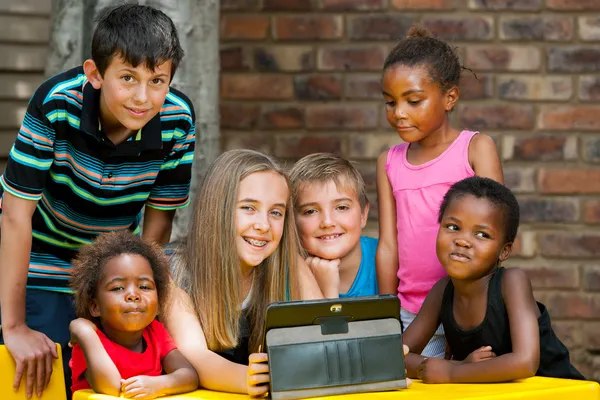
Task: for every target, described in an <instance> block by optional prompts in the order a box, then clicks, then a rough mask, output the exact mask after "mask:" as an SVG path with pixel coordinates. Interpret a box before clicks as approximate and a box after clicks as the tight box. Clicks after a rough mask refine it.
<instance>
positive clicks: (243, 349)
mask: <svg viewBox="0 0 600 400" xmlns="http://www.w3.org/2000/svg"><path fill="white" fill-rule="evenodd" d="M239 330H240V341H239V343H238V345H237V346H236V347H234V348H233V349H227V350H223V351H221V352H217V354H218V355H220V356H221V357H223V358H225V359H227V360H229V361H231V362H234V363H236V364H243V365H248V357H249V356H250V352H249V349H248V344H249V339H250V321H249V319H248V315H247V314H246V313H242V316H241V317H240V322H239Z"/></svg>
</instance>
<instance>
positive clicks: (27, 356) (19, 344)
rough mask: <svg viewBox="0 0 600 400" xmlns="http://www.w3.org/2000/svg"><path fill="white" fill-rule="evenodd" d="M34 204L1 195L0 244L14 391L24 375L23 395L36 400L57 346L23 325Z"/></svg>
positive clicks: (1, 304) (0, 304)
mask: <svg viewBox="0 0 600 400" xmlns="http://www.w3.org/2000/svg"><path fill="white" fill-rule="evenodd" d="M36 205H37V201H34V200H25V199H21V198H19V197H16V196H14V195H12V194H11V193H10V192H8V191H4V200H3V202H2V222H1V224H2V228H1V230H2V232H3V233H4V235H2V241H0V276H2V279H0V310H1V312H2V334H3V336H4V343H5V345H6V347H7V349H8V351H9V352H10V354H11V355H12V357H13V358H14V359H15V362H16V372H15V378H14V383H13V387H14V388H15V389H17V388H18V387H19V386H20V382H21V378H22V376H23V374H24V373H25V371H27V375H26V383H25V385H26V390H25V391H26V394H27V397H28V398H29V397H30V396H31V395H32V393H33V388H34V383H35V389H36V393H37V394H38V396H40V395H41V393H42V390H43V389H44V388H46V386H47V385H48V382H49V381H50V376H51V375H52V358H57V357H58V353H57V351H56V345H55V344H54V343H53V342H52V340H50V339H49V338H48V337H47V336H46V335H45V334H43V333H41V332H38V331H34V330H32V329H30V328H29V327H27V325H26V324H25V287H26V285H27V271H28V269H29V253H30V251H31V233H32V229H31V217H32V216H33V213H34V211H35V207H36Z"/></svg>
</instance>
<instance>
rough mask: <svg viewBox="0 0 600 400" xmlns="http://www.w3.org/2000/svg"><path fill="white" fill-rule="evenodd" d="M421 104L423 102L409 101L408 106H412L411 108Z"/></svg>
mask: <svg viewBox="0 0 600 400" xmlns="http://www.w3.org/2000/svg"><path fill="white" fill-rule="evenodd" d="M420 102H421V100H408V104H410V105H411V106H416V105H417V104H419V103H420Z"/></svg>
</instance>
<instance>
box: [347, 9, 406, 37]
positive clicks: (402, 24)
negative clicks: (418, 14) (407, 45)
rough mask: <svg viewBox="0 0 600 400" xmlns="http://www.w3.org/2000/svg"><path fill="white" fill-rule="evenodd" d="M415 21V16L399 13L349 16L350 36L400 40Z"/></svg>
mask: <svg viewBox="0 0 600 400" xmlns="http://www.w3.org/2000/svg"><path fill="white" fill-rule="evenodd" d="M413 22H414V18H413V17H410V16H406V15H399V14H386V15H377V14H373V15H368V16H357V17H349V21H348V31H349V33H348V36H349V38H350V39H352V40H398V39H400V38H402V37H404V36H406V33H407V32H408V29H409V28H410V27H411V25H412V24H413Z"/></svg>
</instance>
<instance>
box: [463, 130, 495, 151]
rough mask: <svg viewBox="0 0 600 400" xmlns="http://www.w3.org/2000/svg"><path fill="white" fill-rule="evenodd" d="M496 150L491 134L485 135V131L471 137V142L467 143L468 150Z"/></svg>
mask: <svg viewBox="0 0 600 400" xmlns="http://www.w3.org/2000/svg"><path fill="white" fill-rule="evenodd" d="M490 150H493V151H496V143H495V142H494V139H492V137H491V136H489V135H486V134H485V133H478V134H477V135H474V136H473V138H471V143H470V144H469V152H471V151H475V152H479V151H490Z"/></svg>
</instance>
